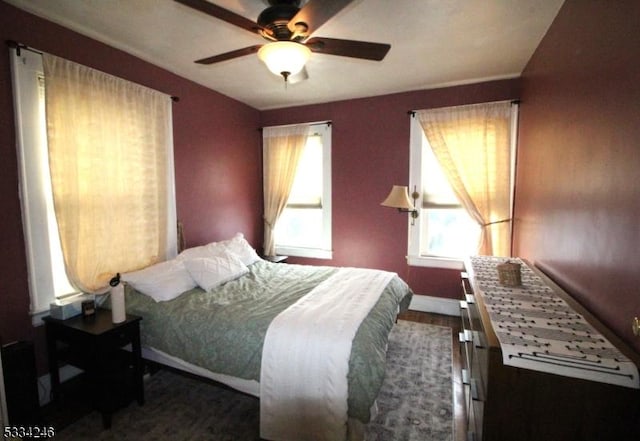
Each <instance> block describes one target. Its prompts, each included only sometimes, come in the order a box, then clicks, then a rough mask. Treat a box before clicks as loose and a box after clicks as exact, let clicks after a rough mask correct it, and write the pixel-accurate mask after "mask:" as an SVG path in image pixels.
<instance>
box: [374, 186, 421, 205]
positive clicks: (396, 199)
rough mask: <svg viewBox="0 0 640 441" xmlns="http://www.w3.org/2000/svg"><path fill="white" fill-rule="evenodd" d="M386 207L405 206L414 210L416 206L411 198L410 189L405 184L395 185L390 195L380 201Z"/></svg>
mask: <svg viewBox="0 0 640 441" xmlns="http://www.w3.org/2000/svg"><path fill="white" fill-rule="evenodd" d="M380 205H383V206H385V207H392V208H404V209H406V210H414V209H415V208H414V206H413V204H412V203H411V199H409V189H408V188H407V187H406V186H404V185H394V186H393V188H392V189H391V192H390V193H389V196H387V198H386V199H385V200H384V201H382V202H381V203H380Z"/></svg>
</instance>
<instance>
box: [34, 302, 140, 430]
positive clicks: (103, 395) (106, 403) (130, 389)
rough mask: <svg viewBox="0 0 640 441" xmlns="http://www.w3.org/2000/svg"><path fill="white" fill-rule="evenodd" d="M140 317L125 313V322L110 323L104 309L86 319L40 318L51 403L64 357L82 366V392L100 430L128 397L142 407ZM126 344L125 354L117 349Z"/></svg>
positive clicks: (56, 396)
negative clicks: (97, 415) (84, 390)
mask: <svg viewBox="0 0 640 441" xmlns="http://www.w3.org/2000/svg"><path fill="white" fill-rule="evenodd" d="M140 320H142V318H141V317H138V316H135V315H130V314H127V318H126V320H125V321H124V322H122V323H116V324H114V323H112V321H111V311H110V310H108V309H98V310H97V311H96V314H95V316H93V317H89V318H84V317H83V316H81V315H80V316H77V317H73V318H70V319H68V320H58V319H54V318H52V317H45V318H43V321H44V322H45V330H46V336H47V351H48V357H49V373H50V375H51V392H52V396H53V400H54V402H57V401H59V399H60V396H61V384H60V372H59V366H60V362H61V361H64V362H66V363H69V364H71V365H73V366H76V367H79V368H80V369H83V370H84V372H85V376H86V380H87V381H88V388H87V393H88V394H90V397H89V398H90V400H91V402H92V404H93V407H94V408H95V409H96V410H98V411H99V412H101V413H102V423H103V425H104V427H105V428H107V429H108V428H109V427H111V414H112V413H113V412H114V411H116V410H117V409H119V408H121V407H124V406H125V405H127V404H128V403H129V402H130V401H131V400H132V399H135V400H136V401H137V402H138V404H140V405H143V404H144V386H143V382H142V354H141V348H140ZM129 344H130V345H131V351H130V352H129V351H126V350H121V349H122V348H123V347H124V346H127V345H129Z"/></svg>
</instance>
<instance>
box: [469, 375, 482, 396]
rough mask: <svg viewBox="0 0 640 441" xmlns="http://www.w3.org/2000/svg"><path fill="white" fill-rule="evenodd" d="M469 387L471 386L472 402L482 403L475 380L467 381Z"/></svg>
mask: <svg viewBox="0 0 640 441" xmlns="http://www.w3.org/2000/svg"><path fill="white" fill-rule="evenodd" d="M469 385H470V386H471V399H472V400H473V401H482V399H481V398H480V390H479V388H478V382H477V381H476V379H475V378H471V379H470V380H469Z"/></svg>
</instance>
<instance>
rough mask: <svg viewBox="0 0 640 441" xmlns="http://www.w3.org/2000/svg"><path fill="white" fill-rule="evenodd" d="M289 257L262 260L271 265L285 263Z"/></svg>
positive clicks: (272, 257)
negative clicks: (271, 263)
mask: <svg viewBox="0 0 640 441" xmlns="http://www.w3.org/2000/svg"><path fill="white" fill-rule="evenodd" d="M288 258H289V256H265V257H264V260H266V261H268V262H273V263H287V259H288Z"/></svg>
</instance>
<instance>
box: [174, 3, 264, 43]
mask: <svg viewBox="0 0 640 441" xmlns="http://www.w3.org/2000/svg"><path fill="white" fill-rule="evenodd" d="M175 1H176V2H178V3H182V4H183V5H185V6H189V7H190V8H193V9H195V10H197V11H200V12H204V13H205V14H207V15H211V16H212V17H215V18H218V19H220V20H223V21H226V22H227V23H231V24H232V25H235V26H238V27H240V28H242V29H245V30H247V31H249V32H252V33H254V34H258V35H260V31H264V32H266V33H268V34H270V33H271V32H270V31H268V30H266V29H264V28H263V27H262V26H260V25H259V24H258V23H256V22H253V21H251V20H249V19H248V18H245V17H243V16H242V15H238V14H236V13H235V12H231V11H229V10H227V9H224V8H221V7H220V6H218V5H214V4H213V3H209V2H208V1H206V0H175Z"/></svg>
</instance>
